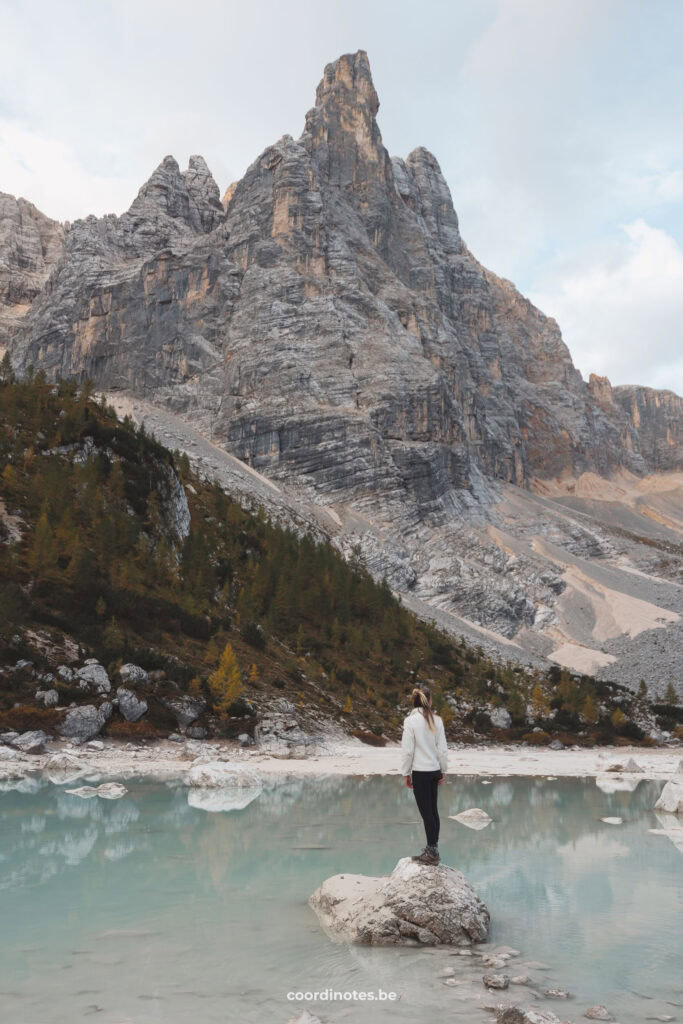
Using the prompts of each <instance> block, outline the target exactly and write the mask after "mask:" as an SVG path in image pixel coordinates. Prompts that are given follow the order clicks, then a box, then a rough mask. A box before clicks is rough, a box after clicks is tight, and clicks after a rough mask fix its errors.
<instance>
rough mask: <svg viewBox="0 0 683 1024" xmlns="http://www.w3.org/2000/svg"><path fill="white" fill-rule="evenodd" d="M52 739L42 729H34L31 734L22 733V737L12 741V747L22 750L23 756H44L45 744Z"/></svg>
mask: <svg viewBox="0 0 683 1024" xmlns="http://www.w3.org/2000/svg"><path fill="white" fill-rule="evenodd" d="M50 738H51V737H50V736H48V734H47V733H46V732H43V730H42V729H32V730H30V731H29V732H23V733H21V735H20V736H17V737H16V739H14V740H12V746H13V747H15V748H16V749H17V750H20V751H21V752H22V754H42V753H43V751H44V750H45V744H46V743H47V742H48V741H49V740H50Z"/></svg>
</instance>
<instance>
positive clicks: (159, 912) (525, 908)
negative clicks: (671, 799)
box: [0, 777, 683, 1024]
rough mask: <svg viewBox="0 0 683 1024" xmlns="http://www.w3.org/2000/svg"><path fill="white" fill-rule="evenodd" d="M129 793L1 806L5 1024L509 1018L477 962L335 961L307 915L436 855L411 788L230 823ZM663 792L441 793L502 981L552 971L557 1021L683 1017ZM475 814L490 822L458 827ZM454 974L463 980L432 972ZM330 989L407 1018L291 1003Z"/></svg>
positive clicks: (625, 1022)
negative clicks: (347, 887) (352, 882)
mask: <svg viewBox="0 0 683 1024" xmlns="http://www.w3.org/2000/svg"><path fill="white" fill-rule="evenodd" d="M81 784H82V783H81V782H78V783H72V786H73V785H81ZM5 785H7V784H5ZM127 785H128V787H129V793H128V794H127V795H126V796H125V797H124V798H123V799H120V800H115V801H106V800H102V799H99V798H96V799H91V800H82V799H80V798H79V797H76V796H72V795H69V794H67V793H66V792H65V790H66V789H68V788H71V786H55V785H52V784H50V783H47V782H43V781H42V780H40V779H36V780H33V779H31V780H29V782H28V783H23V784H22V788H21V789H18V790H17V789H5V791H0V1021H2V1024H67V1022H68V1024H73V1022H78V1021H91V1020H92V1021H97V1022H98V1024H190V1022H192V1024H213V1022H227V1021H229V1022H233V1021H234V1022H244V1024H251V1022H254V1024H257V1022H258V1024H262V1022H271V1021H272V1022H277V1024H285V1022H286V1021H287V1020H288V1019H289V1018H290V1017H293V1016H296V1015H297V1013H298V1012H300V1010H301V1009H302V1008H304V1007H306V1008H308V1009H309V1010H310V1011H311V1012H313V1013H316V1014H317V1015H318V1016H320V1017H321V1019H322V1020H323V1021H329V1022H330V1024H342V1022H345V1024H365V1022H369V1021H378V1022H383V1021H389V1020H392V1021H394V1020H396V1021H406V1022H413V1024H418V1022H419V1024H421V1022H423V1021H424V1022H425V1024H427V1022H430V1024H441V1022H446V1021H453V1020H456V1021H463V1022H466V1021H471V1022H478V1021H480V1020H481V1021H484V1020H489V1021H490V1020H492V1019H493V1018H492V1017H491V1015H490V1014H489V1013H487V1012H485V1011H484V1010H480V1009H478V1007H477V1003H478V1002H481V1003H483V1002H487V1001H488V1002H491V1001H493V1000H492V999H491V997H490V996H489V995H487V993H486V991H485V990H484V988H483V986H482V985H481V981H480V978H481V975H482V974H483V973H484V971H483V969H482V968H481V966H480V965H479V964H477V962H476V960H475V959H474V958H465V957H455V956H452V955H451V953H450V951H449V950H444V949H436V950H433V951H429V950H422V949H410V948H409V949H405V948H404V949H367V948H359V947H347V946H344V945H335V944H334V943H332V942H330V941H329V939H328V938H327V937H326V936H325V935H324V933H323V932H322V931H321V930H320V928H319V925H318V922H317V919H316V917H315V915H314V913H313V911H312V910H310V908H309V907H308V904H307V900H308V897H309V895H310V894H311V893H312V892H313V890H314V889H315V888H316V887H317V886H318V885H319V884H320V883H321V882H322V881H323V880H324V879H325V878H327V877H329V876H330V875H333V874H337V873H340V872H360V873H364V874H372V875H382V874H387V873H389V872H390V871H391V870H392V868H393V867H394V865H395V864H396V861H397V860H398V859H399V857H401V856H405V855H408V854H411V853H414V852H416V851H418V850H419V849H420V848H421V847H422V845H423V836H422V831H421V827H420V825H419V824H418V821H417V818H418V816H417V813H416V809H415V806H414V802H413V798H412V795H411V794H410V792H409V791H408V790H406V789H405V788H404V787H403V786H402V784H401V781H400V780H398V779H397V778H395V777H393V778H380V777H371V778H335V779H329V778H327V779H325V778H323V779H307V780H302V781H290V782H285V783H282V784H279V785H277V786H273V787H272V788H268V789H266V790H265V791H264V792H263V793H262V794H261V795H260V796H259V797H258V798H257V799H256V800H254V801H253V802H252V803H251V804H249V806H247V807H245V808H243V809H242V810H234V811H230V812H214V813H211V812H208V811H205V810H202V809H200V808H198V807H194V806H191V805H190V804H189V803H188V790H187V788H186V787H183V786H181V785H178V784H164V783H159V782H152V781H145V780H140V779H133V780H130V781H128V782H127ZM22 789H23V790H24V791H22ZM660 790H661V783H653V782H646V781H643V782H641V783H640V784H639V785H638V786H637V788H636V789H635V790H634V791H633V792H615V793H604V792H602V791H601V790H600V789H599V788H598V787H597V786H596V783H595V780H593V779H581V780H576V779H558V780H556V781H548V780H545V779H523V778H511V779H498V780H495V779H494V780H492V782H491V784H490V785H484V784H483V783H482V780H480V779H475V778H453V779H451V780H450V781H449V782H448V783H447V784H446V785H444V786H443V787H442V789H441V793H440V811H441V817H442V836H441V851H442V858H443V860H444V862H445V863H447V864H451V865H453V866H455V867H458V868H460V870H462V871H463V872H464V873H465V875H466V876H467V877H468V879H469V880H470V881H471V882H472V883H473V884H474V885H475V886H476V888H477V890H478V891H479V893H480V895H481V896H482V897H483V899H484V900H485V901H486V903H487V904H488V906H489V909H490V911H491V918H492V929H491V942H492V943H494V944H497V943H500V944H507V945H510V946H513V947H515V948H516V949H518V950H520V953H521V956H520V957H519V958H517V959H515V960H513V961H511V962H510V965H509V967H508V968H506V971H507V972H508V973H510V974H516V973H524V972H525V970H526V968H524V966H523V965H524V963H525V962H526V961H541V962H543V963H544V964H545V965H547V969H545V970H541V969H540V968H533V969H529V970H528V973H529V974H530V975H531V976H532V978H533V980H534V983H535V984H536V986H537V987H546V988H548V987H550V988H552V987H556V986H559V987H562V988H567V989H569V990H570V991H571V992H572V993H573V995H574V997H575V998H574V999H572V1000H571V1001H569V1002H555V1001H553V1002H552V1003H551V1002H550V1001H548V1002H546V1003H545V1005H546V1006H547V1008H549V1009H552V1010H553V1012H555V1013H557V1015H558V1016H559V1017H560V1018H561V1019H563V1020H564V1019H569V1020H572V1021H579V1020H582V1019H583V1013H584V1011H585V1009H586V1007H587V1006H589V1005H591V1004H595V1003H604V1004H605V1005H606V1006H607V1007H608V1008H609V1009H610V1010H611V1011H612V1012H613V1013H614V1015H615V1018H616V1020H618V1021H619V1022H620V1024H635V1022H641V1021H645V1020H648V1019H653V1018H656V1017H657V1016H658V1015H667V1014H668V1015H671V1016H672V1017H673V1018H675V1019H677V1020H681V1021H683V971H682V970H681V967H682V966H683V945H682V940H681V935H682V934H683V928H682V923H683V922H682V914H681V879H682V877H683V876H682V868H683V853H682V852H681V849H678V848H677V847H676V845H674V842H673V841H672V840H671V839H670V838H669V837H667V836H666V835H654V834H651V833H650V832H649V831H648V829H651V828H654V829H661V828H662V827H663V826H666V825H667V822H666V820H665V821H660V820H659V819H658V817H657V816H656V815H655V813H654V812H653V811H652V810H651V808H652V807H653V805H654V803H655V800H656V798H657V796H658V794H659V792H660ZM468 807H481V808H483V809H484V810H486V811H488V813H489V814H490V815H491V816H492V818H493V819H494V821H493V823H492V824H491V825H490V826H489V827H488V828H486V829H484V830H483V831H479V832H475V831H472V830H470V829H467V828H466V827H464V826H462V825H460V824H459V823H457V822H455V821H451V820H448V818H447V815H448V814H455V813H457V812H458V811H460V810H464V809H466V808H468ZM617 816H618V817H621V818H623V824H622V825H618V826H615V825H610V824H606V823H604V822H602V821H601V818H603V817H617ZM444 966H447V967H450V966H452V967H454V968H455V975H454V978H453V981H455V982H458V984H449V985H446V984H444V981H443V979H441V978H438V977H437V975H438V974H439V972H440V971H441V970H442V969H443V968H444ZM325 988H332V989H334V990H336V991H342V992H343V991H351V990H354V989H355V990H357V991H366V992H373V993H377V992H378V991H379V990H380V989H382V990H383V991H384V992H395V993H396V1001H394V1002H391V1003H388V1002H386V1003H379V1002H377V1001H375V1002H373V1003H372V1004H370V1003H368V1002H360V1001H356V1002H348V1001H343V1002H342V1001H339V1002H327V1003H326V1002H318V1003H311V1002H301V1003H297V1002H295V1001H292V1000H288V998H287V993H288V992H297V991H298V992H304V991H307V990H309V991H320V990H323V989H325ZM514 997H520V998H521V997H525V998H526V1000H527V1001H528V1000H529V996H528V992H527V990H526V989H524V988H522V987H519V988H516V989H515V988H514V987H513V986H511V988H510V990H509V991H508V992H505V993H502V994H501V995H500V1001H505V1002H512V1001H513V998H514Z"/></svg>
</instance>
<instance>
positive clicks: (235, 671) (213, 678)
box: [209, 643, 243, 716]
mask: <svg viewBox="0 0 683 1024" xmlns="http://www.w3.org/2000/svg"><path fill="white" fill-rule="evenodd" d="M242 689H243V687H242V673H241V672H240V667H239V663H238V661H237V657H236V655H235V652H234V651H233V649H232V644H230V643H227V644H226V645H225V648H224V650H223V653H222V654H221V658H220V661H219V663H218V668H217V669H216V670H215V671H214V672H212V673H211V675H210V676H209V690H210V692H211V696H212V697H213V706H214V710H215V711H217V712H218V714H219V715H221V716H225V715H227V714H228V708H229V707H230V705H231V704H232V703H233V702H234V701H236V700H237V698H238V697H239V695H240V694H241V693H242Z"/></svg>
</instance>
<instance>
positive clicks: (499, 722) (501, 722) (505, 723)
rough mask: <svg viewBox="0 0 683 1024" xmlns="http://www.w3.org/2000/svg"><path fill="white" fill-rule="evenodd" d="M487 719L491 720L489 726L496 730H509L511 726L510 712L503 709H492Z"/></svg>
mask: <svg viewBox="0 0 683 1024" xmlns="http://www.w3.org/2000/svg"><path fill="white" fill-rule="evenodd" d="M489 718H490V719H491V725H492V726H493V727H494V728H496V729H509V728H510V726H511V725H512V718H511V717H510V712H509V711H506V710H505V708H494V709H493V710H492V711H490V712H489Z"/></svg>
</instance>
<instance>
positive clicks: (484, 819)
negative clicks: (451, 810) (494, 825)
mask: <svg viewBox="0 0 683 1024" xmlns="http://www.w3.org/2000/svg"><path fill="white" fill-rule="evenodd" d="M448 817H449V818H451V819H452V820H453V821H459V822H460V824H461V825H466V826H467V828H472V829H475V831H479V830H480V829H482V828H486V826H487V825H490V824H491V822H492V821H493V818H491V817H490V815H488V814H487V813H486V811H482V809H481V807H470V808H469V810H467V811H460V813H459V814H449V815H448Z"/></svg>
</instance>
